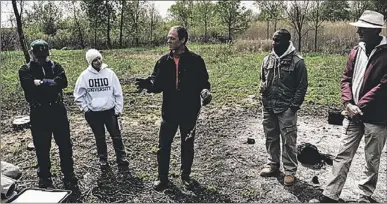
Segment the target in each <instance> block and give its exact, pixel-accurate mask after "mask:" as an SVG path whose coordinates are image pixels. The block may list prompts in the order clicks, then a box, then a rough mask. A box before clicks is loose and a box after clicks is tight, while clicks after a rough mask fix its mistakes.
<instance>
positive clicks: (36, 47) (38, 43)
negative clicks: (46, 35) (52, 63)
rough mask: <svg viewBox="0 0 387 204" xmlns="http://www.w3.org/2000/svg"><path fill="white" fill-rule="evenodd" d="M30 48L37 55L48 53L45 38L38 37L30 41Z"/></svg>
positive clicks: (47, 54)
mask: <svg viewBox="0 0 387 204" xmlns="http://www.w3.org/2000/svg"><path fill="white" fill-rule="evenodd" d="M30 46H31V50H32V52H33V53H34V55H35V56H37V57H47V56H49V55H50V52H49V49H48V43H47V42H46V41H45V40H42V39H38V40H34V41H33V42H32V43H31V45H30Z"/></svg>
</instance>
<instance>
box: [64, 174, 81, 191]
mask: <svg viewBox="0 0 387 204" xmlns="http://www.w3.org/2000/svg"><path fill="white" fill-rule="evenodd" d="M63 183H64V186H65V188H66V189H72V188H73V187H74V186H76V185H78V178H77V177H76V176H75V174H74V172H73V173H69V174H67V175H65V176H64V178H63Z"/></svg>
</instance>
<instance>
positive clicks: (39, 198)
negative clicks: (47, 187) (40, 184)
mask: <svg viewBox="0 0 387 204" xmlns="http://www.w3.org/2000/svg"><path fill="white" fill-rule="evenodd" d="M67 194H68V192H54V191H41V190H34V189H30V190H26V191H24V193H23V194H21V195H19V197H17V198H16V199H15V200H13V201H12V203H59V202H60V201H61V200H62V199H63V198H64V197H65V196H66V195H67Z"/></svg>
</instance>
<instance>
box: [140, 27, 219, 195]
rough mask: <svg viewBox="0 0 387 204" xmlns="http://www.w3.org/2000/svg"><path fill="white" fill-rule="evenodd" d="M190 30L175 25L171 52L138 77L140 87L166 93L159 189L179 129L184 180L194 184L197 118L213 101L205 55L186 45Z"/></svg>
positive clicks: (164, 184)
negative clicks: (190, 49) (192, 177)
mask: <svg viewBox="0 0 387 204" xmlns="http://www.w3.org/2000/svg"><path fill="white" fill-rule="evenodd" d="M187 40H188V33H187V30H186V29H185V28H183V27H181V26H174V27H172V28H171V30H170V31H169V33H168V40H167V42H168V45H169V49H170V53H168V54H166V55H164V56H162V57H161V58H160V59H159V60H158V61H157V63H156V65H155V67H154V70H153V73H152V75H151V76H150V77H148V78H146V79H137V82H136V85H137V88H139V89H147V90H148V92H153V93H161V92H163V105H162V111H161V112H162V119H163V120H162V122H161V126H160V132H159V145H158V147H159V149H158V151H157V162H158V165H159V166H158V180H157V181H155V183H154V188H155V189H156V190H162V189H165V188H166V187H167V185H168V171H169V160H170V154H171V144H172V141H173V138H174V136H175V133H176V131H177V128H178V127H179V128H180V134H181V179H182V181H183V184H184V185H188V186H189V185H190V184H192V180H191V179H190V173H191V167H192V162H193V158H194V138H195V130H196V121H197V119H198V116H199V113H200V108H201V106H202V105H207V104H208V103H210V101H211V99H212V97H211V93H210V82H209V81H208V80H209V77H208V73H207V69H206V65H205V63H204V60H203V59H202V57H201V56H199V55H197V54H195V53H193V52H191V51H189V50H188V48H187V47H186V43H187Z"/></svg>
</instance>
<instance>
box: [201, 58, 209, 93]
mask: <svg viewBox="0 0 387 204" xmlns="http://www.w3.org/2000/svg"><path fill="white" fill-rule="evenodd" d="M198 65H199V66H198V68H199V82H200V83H199V84H200V87H199V88H200V91H201V90H203V89H208V90H210V89H211V84H210V81H209V76H208V72H207V68H206V64H205V63H204V60H203V58H202V57H200V56H199V57H198Z"/></svg>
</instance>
